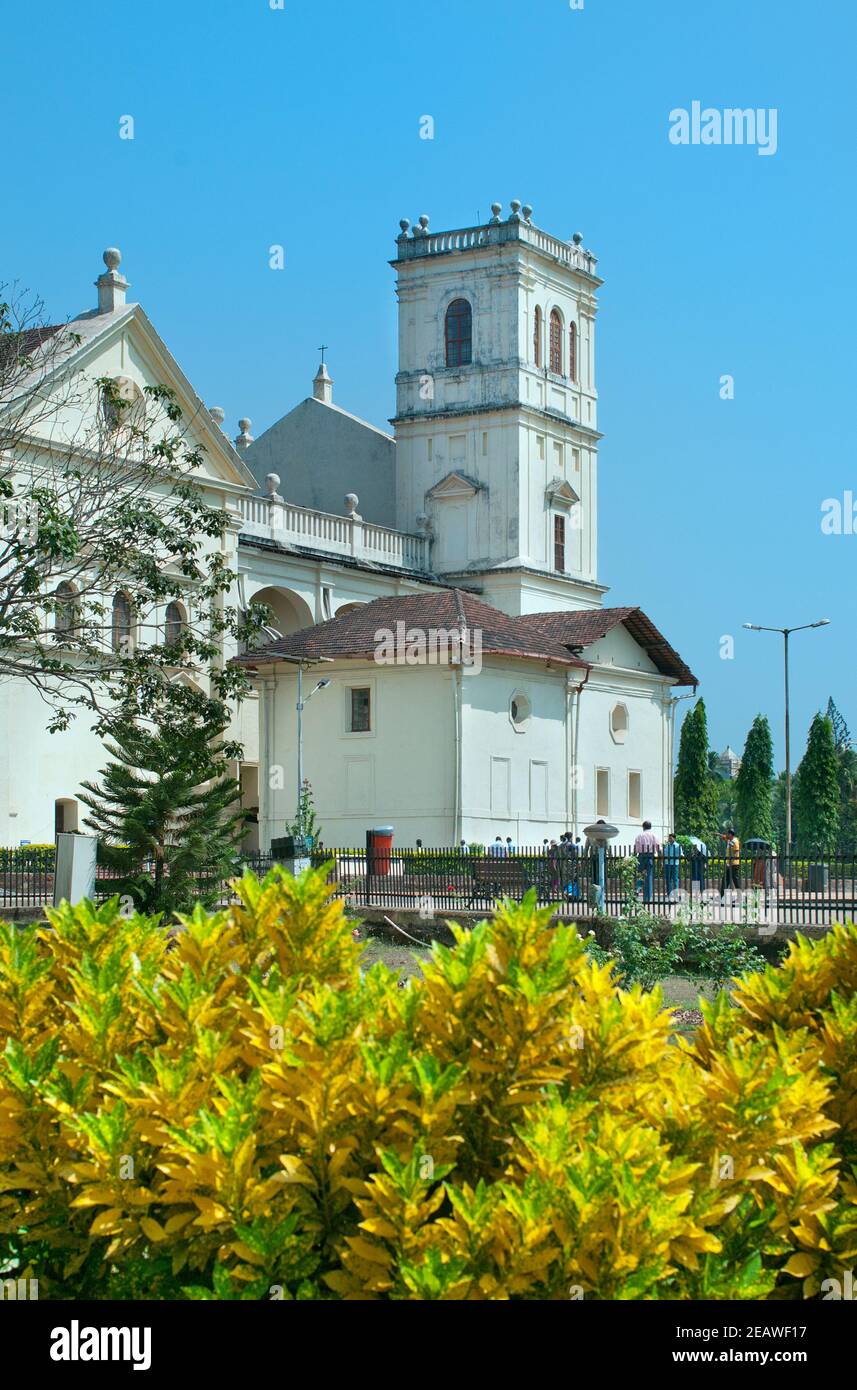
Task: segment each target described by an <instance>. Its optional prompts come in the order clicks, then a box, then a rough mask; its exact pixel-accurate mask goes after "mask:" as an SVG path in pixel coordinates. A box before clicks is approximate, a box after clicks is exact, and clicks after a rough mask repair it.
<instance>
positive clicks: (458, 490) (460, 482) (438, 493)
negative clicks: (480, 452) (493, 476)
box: [426, 472, 488, 502]
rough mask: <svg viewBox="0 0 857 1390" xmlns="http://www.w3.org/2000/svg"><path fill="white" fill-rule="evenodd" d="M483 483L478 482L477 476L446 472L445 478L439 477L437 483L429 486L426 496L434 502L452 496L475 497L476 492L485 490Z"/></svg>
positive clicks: (446, 499) (449, 498)
mask: <svg viewBox="0 0 857 1390" xmlns="http://www.w3.org/2000/svg"><path fill="white" fill-rule="evenodd" d="M487 491H488V489H487V488H486V486H485V484H484V483H480V481H479V479H478V478H471V477H468V475H467V474H466V473H459V472H452V473H447V475H446V477H445V478H441V480H440V482H439V483H435V485H434V487H432V488H429V490H428V492H427V493H426V497H430V498H431V499H432V501H435V502H445V501H450V500H452V499H453V498H455V499H459V500H460V499H461V498H470V497H475V496H476V494H477V492H487Z"/></svg>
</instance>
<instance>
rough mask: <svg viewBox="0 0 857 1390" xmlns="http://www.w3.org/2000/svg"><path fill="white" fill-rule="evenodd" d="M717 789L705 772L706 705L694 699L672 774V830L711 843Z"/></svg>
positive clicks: (706, 759) (683, 725)
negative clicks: (673, 773)
mask: <svg viewBox="0 0 857 1390" xmlns="http://www.w3.org/2000/svg"><path fill="white" fill-rule="evenodd" d="M716 804H717V790H716V787H715V784H714V779H713V777H712V775H711V773H710V772H709V769H708V721H707V719H706V715H705V702H704V701H703V700H697V702H696V704H695V705H694V707H693V709H692V710H689V711H688V713H687V715H686V716H685V720H684V723H683V724H682V726H681V738H680V740H679V749H678V766H677V768H676V775H675V828H676V831H677V833H678V834H679V835H698V836H699V838H700V839H701V840H705V841H706V842H707V843H711V842H713V841H714V839H715V838H716V834H717V815H716Z"/></svg>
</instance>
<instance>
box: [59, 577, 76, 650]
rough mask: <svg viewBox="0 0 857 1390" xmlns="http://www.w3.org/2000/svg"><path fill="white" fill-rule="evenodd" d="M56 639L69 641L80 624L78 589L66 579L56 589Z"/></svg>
mask: <svg viewBox="0 0 857 1390" xmlns="http://www.w3.org/2000/svg"><path fill="white" fill-rule="evenodd" d="M54 603H55V606H54V640H55V641H57V642H62V641H68V640H69V638H70V637H72V636H73V634H74V632H75V629H76V628H77V624H78V607H77V590H76V589H75V587H74V585H73V584H68V583H66V581H65V580H63V582H62V583H61V584H58V585H57V587H56V589H55V591H54Z"/></svg>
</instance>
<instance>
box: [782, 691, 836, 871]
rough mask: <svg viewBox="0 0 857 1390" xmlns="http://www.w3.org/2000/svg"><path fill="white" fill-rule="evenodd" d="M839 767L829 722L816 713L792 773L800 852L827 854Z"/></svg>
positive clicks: (833, 841) (833, 842) (832, 838)
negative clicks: (795, 770)
mask: <svg viewBox="0 0 857 1390" xmlns="http://www.w3.org/2000/svg"><path fill="white" fill-rule="evenodd" d="M839 796H840V792H839V767H838V764H837V758H836V747H835V743H834V737H833V724H832V722H831V721H830V720H829V719H828V718H827V717H826V716H825V715H822V714H816V716H815V718H814V719H813V721H812V724H811V725H810V729H809V738H808V739H807V745H806V752H805V754H804V756H803V759H802V761H801V764H800V767H799V768H798V770H797V772H796V773H795V779H794V791H793V797H792V800H793V804H794V813H795V828H796V835H795V839H796V843H797V845H798V847H799V849H800V850H801V852H802V853H807V854H829V853H831V852H832V851H833V850H835V848H836V843H837V837H838V835H839V823H840V802H839Z"/></svg>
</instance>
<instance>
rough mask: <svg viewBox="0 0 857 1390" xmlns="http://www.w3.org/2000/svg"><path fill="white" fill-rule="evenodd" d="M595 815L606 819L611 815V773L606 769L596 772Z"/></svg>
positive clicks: (598, 769)
mask: <svg viewBox="0 0 857 1390" xmlns="http://www.w3.org/2000/svg"><path fill="white" fill-rule="evenodd" d="M595 814H596V816H603V817H604V818H605V819H606V818H607V816H609V814H610V773H609V772H608V770H607V768H606V767H599V768H597V769H596V772H595Z"/></svg>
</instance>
